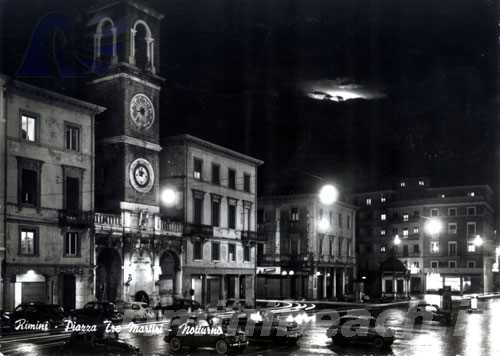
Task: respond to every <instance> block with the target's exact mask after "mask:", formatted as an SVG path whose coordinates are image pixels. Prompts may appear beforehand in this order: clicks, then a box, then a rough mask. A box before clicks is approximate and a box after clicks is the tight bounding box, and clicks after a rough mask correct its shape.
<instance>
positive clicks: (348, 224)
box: [347, 215, 351, 229]
mask: <svg viewBox="0 0 500 356" xmlns="http://www.w3.org/2000/svg"><path fill="white" fill-rule="evenodd" d="M347 228H348V229H350V228H351V215H347Z"/></svg>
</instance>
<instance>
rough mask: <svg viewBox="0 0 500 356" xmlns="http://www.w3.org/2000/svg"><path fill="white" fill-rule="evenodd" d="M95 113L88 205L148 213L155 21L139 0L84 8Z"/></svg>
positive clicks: (153, 183) (156, 90) (154, 193)
mask: <svg viewBox="0 0 500 356" xmlns="http://www.w3.org/2000/svg"><path fill="white" fill-rule="evenodd" d="M88 15H89V21H88V23H87V33H88V34H89V35H90V36H89V37H90V38H89V43H91V44H92V46H91V47H92V48H91V50H92V54H93V63H92V72H93V77H92V78H91V80H90V81H89V82H88V83H87V87H86V91H87V98H88V99H89V100H91V101H92V102H94V103H97V104H99V105H102V106H104V107H106V108H107V110H106V111H105V112H104V113H103V114H101V115H100V116H99V117H98V118H96V125H95V131H96V132H95V136H96V152H95V157H96V158H95V161H96V175H95V176H96V184H95V189H96V204H95V205H96V209H97V210H100V211H106V212H118V211H122V210H127V211H141V212H146V213H147V214H156V213H158V211H159V208H158V203H159V202H158V187H159V183H158V180H159V174H158V169H159V162H158V154H159V151H160V149H161V148H160V145H159V121H160V114H159V94H160V88H161V85H162V82H163V78H161V77H160V76H159V75H158V62H159V61H158V59H159V42H160V41H159V35H160V21H161V19H162V17H163V15H161V14H159V13H158V12H156V11H155V10H153V9H151V8H149V7H146V6H144V5H143V4H142V3H141V2H139V1H134V0H120V1H113V2H109V3H104V2H101V3H99V4H98V5H96V6H94V7H93V8H92V9H90V10H89V11H88Z"/></svg>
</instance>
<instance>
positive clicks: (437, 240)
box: [354, 177, 498, 295]
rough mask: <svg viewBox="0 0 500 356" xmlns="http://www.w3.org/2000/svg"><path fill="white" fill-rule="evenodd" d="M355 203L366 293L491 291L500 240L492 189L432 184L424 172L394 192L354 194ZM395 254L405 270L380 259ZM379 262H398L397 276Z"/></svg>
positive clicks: (401, 182)
mask: <svg viewBox="0 0 500 356" xmlns="http://www.w3.org/2000/svg"><path fill="white" fill-rule="evenodd" d="M354 200H355V203H356V204H357V205H358V206H359V212H358V224H357V229H358V232H357V236H358V239H357V247H356V248H357V251H358V271H359V275H360V276H361V277H365V279H363V281H364V282H365V291H366V292H367V293H368V294H371V295H379V294H393V293H397V294H408V293H425V292H432V291H438V290H440V289H442V288H443V287H444V286H449V287H450V288H451V289H452V291H455V292H483V291H485V292H486V291H491V290H493V289H494V288H495V287H494V285H493V280H494V278H493V277H494V272H492V271H493V264H494V263H495V262H496V259H497V256H496V255H495V249H496V247H497V246H498V239H497V236H496V232H495V210H494V193H493V191H492V190H491V188H490V187H489V186H487V185H470V186H451V187H432V186H431V185H430V181H429V180H428V179H426V178H425V177H422V178H402V179H400V180H399V181H397V182H396V184H395V186H394V187H393V188H392V189H386V190H379V191H373V192H365V193H359V194H356V195H355V197H354ZM429 221H438V222H439V224H440V226H441V229H440V231H439V232H436V233H429V231H426V230H427V229H426V226H427V223H428V222H429ZM396 235H397V240H396V241H397V243H395V238H396ZM478 235H479V237H480V240H477V236H478ZM478 241H479V243H478ZM394 257H395V258H397V259H399V261H400V262H401V265H403V266H404V267H405V268H406V272H403V271H401V268H400V266H396V264H395V263H385V262H386V261H387V260H389V259H391V260H393V258H394ZM383 265H392V266H396V267H397V268H395V269H396V270H397V273H394V274H393V273H387V271H383V270H382V269H381V266H383ZM395 276H396V278H395Z"/></svg>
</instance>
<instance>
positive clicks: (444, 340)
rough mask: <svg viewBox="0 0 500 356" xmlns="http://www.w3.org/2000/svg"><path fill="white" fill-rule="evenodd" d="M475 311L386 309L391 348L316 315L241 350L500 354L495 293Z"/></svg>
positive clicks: (29, 347) (26, 342) (44, 348)
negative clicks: (445, 321)
mask: <svg viewBox="0 0 500 356" xmlns="http://www.w3.org/2000/svg"><path fill="white" fill-rule="evenodd" d="M479 308H480V311H479V312H475V313H468V312H467V311H461V312H460V313H459V314H458V318H457V323H456V325H455V326H453V327H445V326H441V325H440V324H438V323H436V322H425V323H424V324H422V325H419V326H416V327H408V324H407V323H406V322H405V320H406V319H405V316H406V311H407V310H406V309H404V308H397V309H389V310H386V311H385V312H384V313H385V317H386V325H387V326H389V327H391V328H392V329H393V330H394V331H395V333H396V340H395V342H394V344H393V345H392V347H391V348H390V349H387V350H384V351H377V350H375V349H374V348H372V347H370V346H366V345H365V346H353V345H350V346H342V347H340V346H334V345H332V342H331V340H330V339H329V338H327V337H326V329H327V328H328V327H329V326H330V325H331V324H332V322H331V321H326V320H325V321H324V320H320V319H321V318H320V315H319V314H318V316H317V317H316V320H313V321H311V322H310V323H308V324H307V325H306V326H305V328H304V336H303V338H302V339H301V340H300V341H299V343H298V345H297V346H294V347H290V346H277V345H274V344H263V345H259V346H255V345H250V346H249V347H248V348H247V349H246V350H245V352H244V353H243V354H242V355H255V356H257V355H262V356H264V355H269V356H270V355H296V356H299V355H318V356H319V355H342V356H344V355H401V356H402V355H404V356H411V355H432V356H440V355H461V356H463V355H468V356H478V355H480V356H483V355H498V354H500V299H490V300H485V301H480V302H479ZM120 337H121V338H122V339H124V340H126V341H127V342H129V343H131V344H133V345H135V346H137V347H139V348H140V349H141V350H142V353H143V354H144V355H170V354H171V353H170V351H169V348H168V345H167V344H166V343H165V342H164V341H163V335H154V336H147V335H137V334H130V333H128V332H126V331H123V332H122V333H121V334H120ZM63 342H64V337H61V336H57V335H55V336H54V335H53V336H43V335H40V336H38V337H26V338H24V339H18V340H17V341H9V339H8V338H3V339H0V343H1V344H2V348H1V349H0V351H1V352H3V353H4V354H6V355H33V356H35V355H36V356H44V355H47V356H56V355H58V354H60V353H59V352H58V350H59V348H60V346H61V345H62V343H63ZM182 354H184V355H193V356H194V355H200V356H201V355H209V354H210V355H213V354H214V352H212V351H209V350H203V349H200V350H196V351H193V352H191V351H189V350H186V351H185V352H184V353H182Z"/></svg>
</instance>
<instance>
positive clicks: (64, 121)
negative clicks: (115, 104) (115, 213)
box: [0, 77, 104, 310]
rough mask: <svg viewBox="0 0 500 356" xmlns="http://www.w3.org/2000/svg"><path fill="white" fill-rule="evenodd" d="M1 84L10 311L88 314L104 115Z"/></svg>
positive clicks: (51, 95)
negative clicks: (29, 306)
mask: <svg viewBox="0 0 500 356" xmlns="http://www.w3.org/2000/svg"><path fill="white" fill-rule="evenodd" d="M0 81H1V83H0V84H1V86H2V88H3V91H2V99H3V100H2V107H1V108H0V111H1V115H0V116H1V117H2V118H3V119H6V121H5V122H4V123H3V126H2V128H3V129H4V131H3V132H2V146H4V147H3V148H2V150H1V151H0V152H1V153H2V165H3V167H2V170H1V171H2V174H1V176H0V178H1V184H2V185H3V187H2V188H1V189H2V190H1V191H2V192H3V194H2V212H1V215H2V222H3V226H2V230H1V231H2V232H3V233H4V234H3V239H2V243H1V245H0V246H1V247H2V249H3V248H4V247H5V255H4V256H3V257H4V259H5V260H4V263H3V264H2V266H3V268H4V270H3V271H2V276H3V288H4V290H3V296H4V297H5V300H4V304H3V305H4V309H7V310H11V309H13V308H14V307H15V306H16V305H18V304H20V303H21V302H27V301H40V302H46V303H58V304H60V305H62V306H63V307H65V308H68V309H71V308H75V307H81V306H82V305H83V304H84V303H85V302H86V301H88V300H90V299H92V298H93V296H92V291H93V288H94V287H93V286H94V271H93V265H94V254H93V238H92V220H91V216H92V215H91V214H92V211H93V209H94V199H93V190H94V161H93V158H94V116H95V115H96V114H99V113H101V112H102V111H103V110H104V108H102V107H100V106H97V105H93V104H90V103H87V102H84V101H81V100H76V99H73V98H70V97H67V96H64V95H60V94H57V93H54V92H51V91H48V90H44V89H41V88H37V87H34V86H31V85H28V84H24V83H21V82H18V81H15V80H12V79H9V78H7V77H2V78H0ZM2 121H3V120H2ZM4 139H5V141H4ZM2 254H3V252H2Z"/></svg>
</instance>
